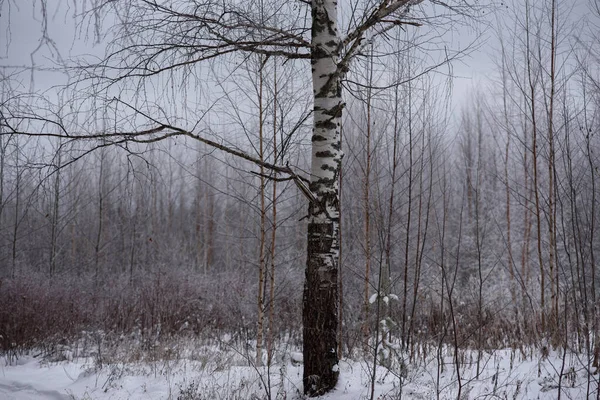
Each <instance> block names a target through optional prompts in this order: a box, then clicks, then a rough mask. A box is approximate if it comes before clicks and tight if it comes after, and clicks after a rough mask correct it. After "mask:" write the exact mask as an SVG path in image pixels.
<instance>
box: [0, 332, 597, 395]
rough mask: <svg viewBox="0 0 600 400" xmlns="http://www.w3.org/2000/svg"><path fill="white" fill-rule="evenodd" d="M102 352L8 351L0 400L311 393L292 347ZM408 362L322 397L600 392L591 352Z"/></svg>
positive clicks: (356, 368) (350, 379)
mask: <svg viewBox="0 0 600 400" xmlns="http://www.w3.org/2000/svg"><path fill="white" fill-rule="evenodd" d="M283 347H285V346H283ZM283 347H280V348H283ZM183 348H187V349H192V348H193V350H189V351H184V350H183ZM246 348H247V349H248V348H251V346H246ZM100 350H102V349H101V348H100ZM100 350H98V348H96V350H95V351H88V352H87V354H86V352H83V351H81V350H80V349H76V348H73V347H72V346H57V347H56V348H53V349H52V351H48V349H45V350H44V351H38V352H36V351H29V352H27V353H25V354H22V355H19V356H18V357H16V356H12V357H8V356H4V357H3V358H1V359H0V399H5V400H13V399H14V400H40V399H52V400H63V399H65V400H66V399H72V400H92V399H94V400H95V399H115V400H116V399H123V400H126V399H127V400H129V399H131V400H134V399H140V400H141V399H173V400H175V399H177V400H205V399H206V400H225V399H227V400H230V399H231V400H258V399H273V400H274V399H286V400H292V399H303V398H304V397H303V396H302V395H301V392H302V390H301V388H302V365H301V362H300V359H299V358H300V354H299V353H298V352H297V351H298V349H294V348H291V347H288V348H287V349H285V350H281V351H278V352H276V357H275V358H274V361H273V362H272V366H271V368H266V367H264V368H263V367H256V366H254V363H253V362H252V360H253V359H254V353H252V352H251V351H247V350H244V351H240V347H239V346H236V345H233V344H224V343H223V342H222V341H220V342H215V343H212V344H203V345H198V344H197V343H196V344H193V345H192V344H190V343H188V344H187V345H185V346H183V345H181V344H180V345H179V348H175V349H173V346H169V347H168V348H162V349H156V348H155V349H154V351H153V353H152V355H151V356H148V354H149V353H148V352H146V353H144V355H143V356H142V355H141V354H136V353H131V352H129V353H123V352H121V353H120V354H121V357H115V354H117V353H118V352H116V351H114V349H112V350H108V349H105V350H104V353H103V351H100ZM121 350H122V347H121ZM125 354H126V356H125ZM159 355H160V357H159ZM367 358H368V357H367ZM400 358H401V357H397V358H396V359H395V360H393V359H391V358H390V359H388V362H389V364H388V368H384V367H382V366H378V368H377V373H376V377H375V384H374V387H373V389H374V392H373V397H371V382H372V377H373V375H372V371H373V370H372V363H373V360H372V359H371V360H370V361H369V360H366V359H365V358H364V357H363V359H362V360H360V359H353V360H350V359H344V360H342V361H341V362H340V380H339V383H338V385H337V387H336V389H335V391H333V392H331V393H329V394H327V395H325V396H323V397H322V399H327V400H342V399H349V400H354V399H356V400H359V399H371V398H373V399H381V400H383V399H425V400H429V399H460V400H466V399H558V398H563V399H585V398H590V397H593V398H596V391H597V386H598V383H597V379H598V376H597V375H590V374H588V373H587V369H586V367H585V365H589V364H588V360H587V357H581V356H579V355H577V354H573V353H567V354H566V355H565V354H564V353H562V352H561V353H559V352H554V351H550V352H548V353H547V354H543V355H542V354H541V353H540V351H539V350H535V349H532V350H529V351H523V350H512V349H502V350H496V351H484V352H478V351H475V350H466V351H461V352H460V353H459V357H458V359H459V361H460V368H459V370H458V372H459V375H460V376H459V375H457V370H456V368H455V362H456V358H455V357H454V352H453V351H452V350H451V349H447V348H444V349H442V350H434V351H430V350H427V351H423V352H422V354H420V355H419V357H418V359H417V360H413V361H410V362H409V361H408V360H407V361H406V362H402V361H401V360H400ZM478 359H479V363H478V362H477V360H478ZM399 360H400V362H398V361H399ZM477 364H479V374H477V370H478V365H477Z"/></svg>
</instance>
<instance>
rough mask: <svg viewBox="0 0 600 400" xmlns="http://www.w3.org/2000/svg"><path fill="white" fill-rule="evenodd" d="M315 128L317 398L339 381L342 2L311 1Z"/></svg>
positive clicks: (310, 338)
mask: <svg viewBox="0 0 600 400" xmlns="http://www.w3.org/2000/svg"><path fill="white" fill-rule="evenodd" d="M312 21H313V22H312V45H313V48H312V59H311V62H312V78H313V90H314V114H313V115H314V126H313V135H312V166H311V182H310V189H311V191H312V192H313V194H314V195H315V197H316V201H314V202H311V204H310V205H309V210H308V216H309V221H308V249H307V250H308V254H307V268H306V281H305V285H304V299H303V300H304V307H303V309H304V311H303V323H304V332H303V333H304V376H303V380H304V392H305V394H307V395H309V396H318V395H320V394H323V393H325V392H328V391H330V390H331V389H333V388H334V387H335V385H336V383H337V380H338V375H339V369H338V365H337V364H338V354H337V328H338V326H337V324H338V310H337V307H338V295H339V294H338V286H337V281H338V255H339V247H340V243H339V187H338V174H339V170H340V163H341V158H342V153H341V149H340V127H341V116H342V108H343V103H342V96H341V94H342V93H341V84H340V75H341V71H340V70H339V69H338V64H339V51H340V47H341V45H340V38H339V34H338V28H337V2H336V1H332V0H313V2H312Z"/></svg>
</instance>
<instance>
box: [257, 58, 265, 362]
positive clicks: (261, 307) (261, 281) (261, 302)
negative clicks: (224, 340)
mask: <svg viewBox="0 0 600 400" xmlns="http://www.w3.org/2000/svg"><path fill="white" fill-rule="evenodd" d="M265 62H266V60H264V61H263V58H262V57H259V71H258V142H259V150H258V151H259V154H258V157H259V159H260V161H261V162H262V161H264V141H263V127H264V126H263V67H264V63H265ZM264 173H265V171H264V167H263V166H262V165H261V166H260V245H259V246H260V247H259V256H258V258H259V259H258V301H257V307H258V326H257V332H256V365H259V366H260V365H262V348H263V333H264V319H265V292H264V286H265V247H266V246H265V245H266V229H265V220H266V208H265V177H264Z"/></svg>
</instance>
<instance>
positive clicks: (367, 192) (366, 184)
mask: <svg viewBox="0 0 600 400" xmlns="http://www.w3.org/2000/svg"><path fill="white" fill-rule="evenodd" d="M367 65H368V87H367V104H366V105H367V137H366V140H367V145H366V149H365V152H366V165H365V176H364V208H365V214H364V215H365V225H364V228H365V230H364V235H365V280H364V284H365V288H364V303H363V308H364V309H363V313H364V321H363V327H362V330H363V336H364V340H365V343H364V344H365V349H368V347H369V331H370V329H369V297H370V296H369V292H370V287H371V282H370V278H371V231H370V227H371V198H370V185H371V180H370V178H371V100H372V98H371V95H372V90H371V84H372V81H373V44H371V58H370V62H369V63H368V64H367Z"/></svg>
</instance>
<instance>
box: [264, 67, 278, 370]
mask: <svg viewBox="0 0 600 400" xmlns="http://www.w3.org/2000/svg"><path fill="white" fill-rule="evenodd" d="M273 81H274V84H273V86H274V88H273V164H275V165H277V163H278V161H279V160H278V154H277V94H278V93H277V60H275V61H274V62H273ZM275 177H277V173H276V172H275ZM272 207H273V209H272V212H273V214H272V218H273V220H272V221H271V273H270V276H269V336H268V338H267V357H268V358H267V360H268V361H267V363H268V365H271V357H272V356H273V319H274V318H273V314H274V312H275V265H276V264H275V254H276V252H275V244H276V242H277V179H275V180H273V206H272Z"/></svg>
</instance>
